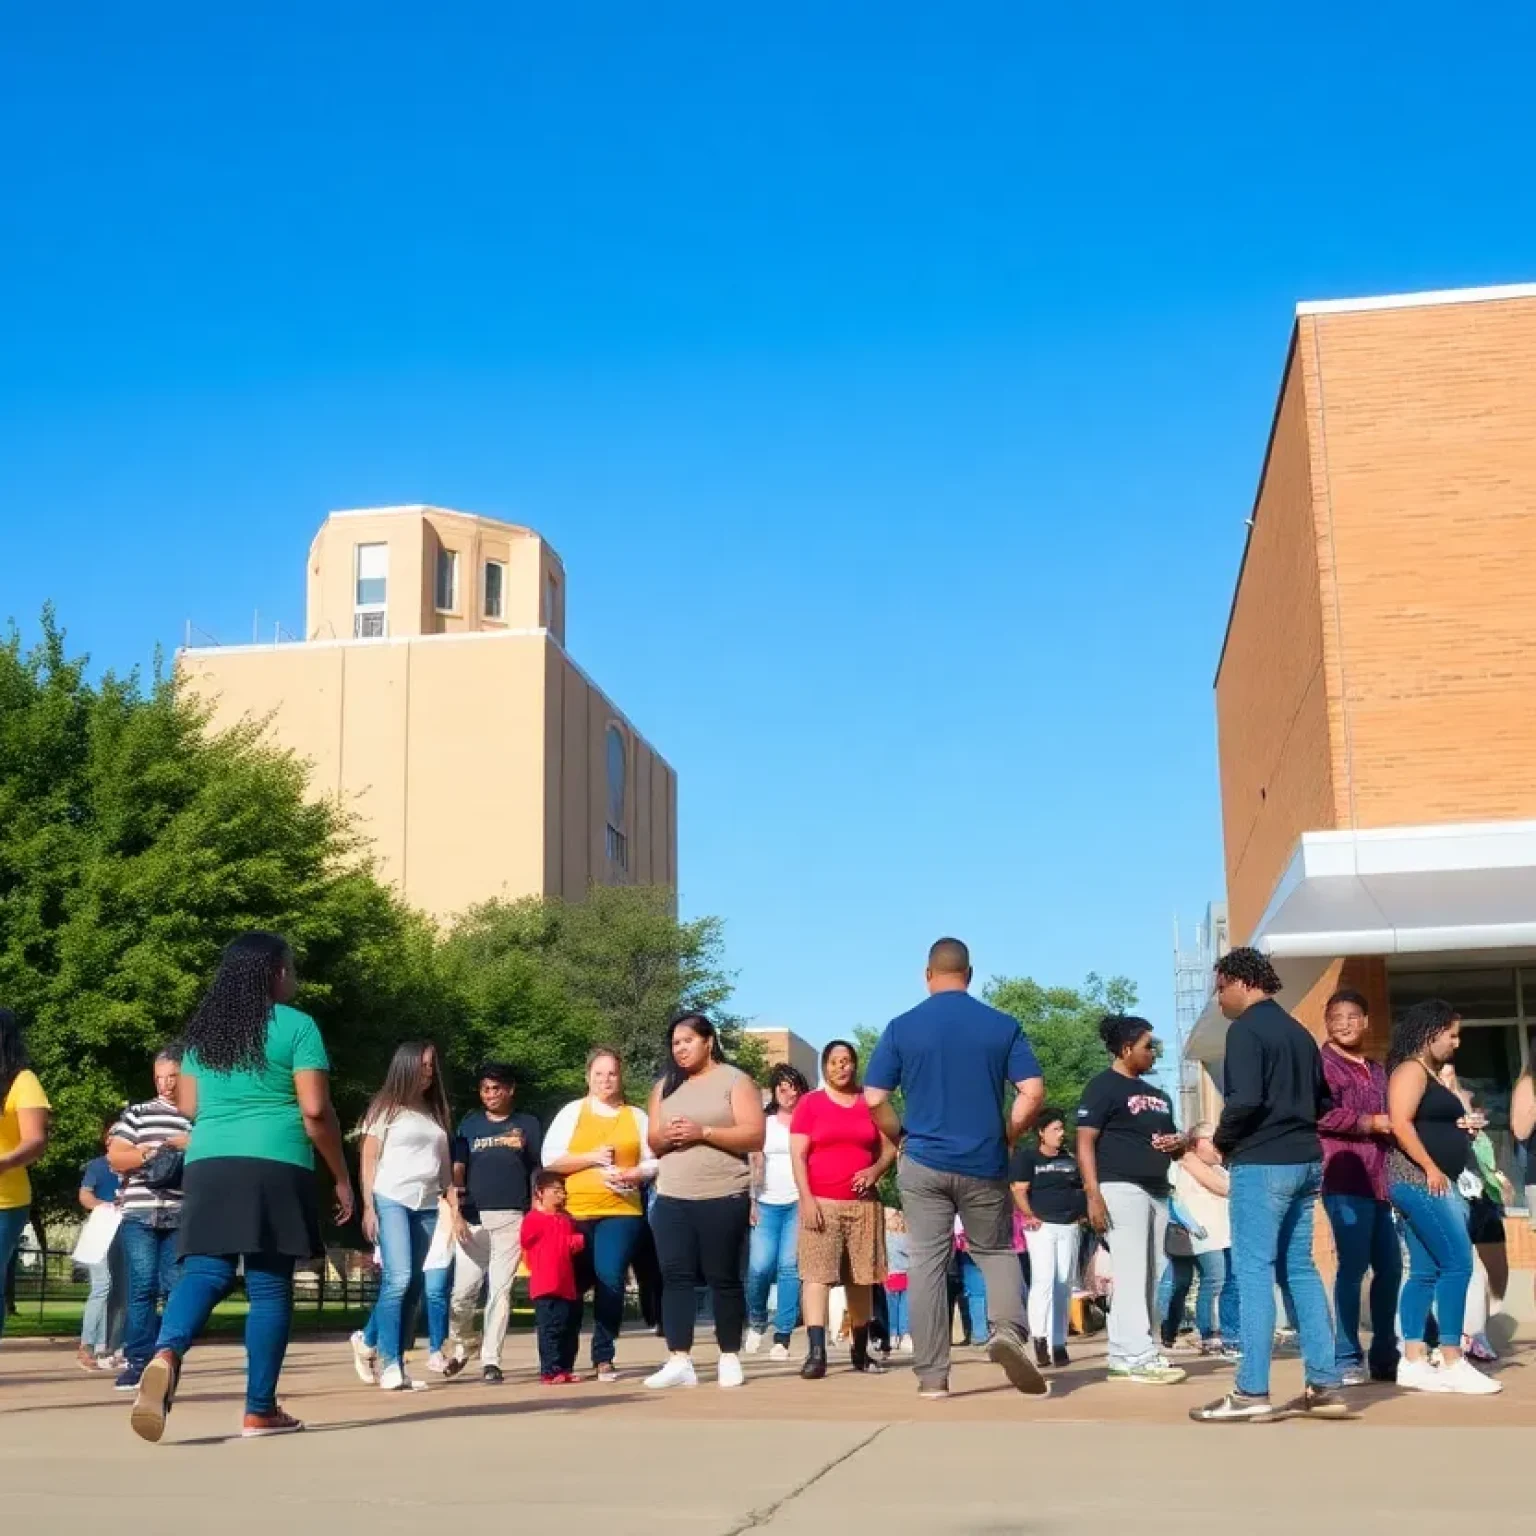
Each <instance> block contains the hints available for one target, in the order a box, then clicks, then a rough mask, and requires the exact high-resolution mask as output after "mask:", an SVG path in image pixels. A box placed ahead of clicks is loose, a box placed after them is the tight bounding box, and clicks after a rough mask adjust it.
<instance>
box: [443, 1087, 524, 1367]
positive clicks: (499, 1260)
mask: <svg viewBox="0 0 1536 1536" xmlns="http://www.w3.org/2000/svg"><path fill="white" fill-rule="evenodd" d="M478 1075H479V1078H480V1103H481V1106H482V1108H480V1109H478V1110H475V1111H473V1112H472V1113H470V1114H467V1115H465V1117H464V1119H463V1120H462V1121H461V1122H460V1124H459V1131H458V1135H457V1136H456V1137H455V1138H454V1148H453V1182H454V1184H455V1185H456V1186H457V1187H458V1189H459V1191H460V1195H459V1208H460V1211H461V1213H462V1215H461V1221H460V1228H459V1231H458V1233H457V1236H458V1247H457V1250H456V1251H455V1253H454V1270H453V1351H452V1355H451V1357H450V1359H449V1364H448V1374H449V1375H450V1376H452V1375H456V1374H457V1373H458V1372H459V1371H461V1370H463V1368H464V1362H465V1359H466V1357H467V1355H468V1352H469V1347H470V1345H471V1344H472V1343H473V1341H474V1327H475V1308H476V1306H477V1304H478V1303H479V1300H480V1286H481V1284H482V1282H484V1281H485V1278H486V1275H487V1272H489V1275H490V1289H489V1292H488V1294H487V1297H486V1303H485V1327H484V1329H483V1330H482V1332H481V1338H480V1375H481V1379H482V1380H483V1381H485V1382H488V1383H496V1382H499V1381H500V1380H501V1379H502V1376H501V1346H502V1344H503V1343H505V1341H506V1337H507V1323H508V1321H509V1319H510V1317H511V1312H512V1281H513V1280H514V1279H515V1278H516V1275H517V1266H518V1264H519V1262H520V1261H521V1260H522V1256H523V1247H522V1230H523V1216H524V1214H525V1213H526V1212H527V1210H528V1207H529V1205H530V1203H531V1202H532V1198H533V1176H534V1174H535V1173H537V1172H538V1169H539V1153H540V1149H541V1147H542V1145H543V1132H542V1131H540V1129H539V1122H538V1121H537V1120H535V1119H534V1118H533V1116H532V1115H520V1114H514V1113H513V1110H512V1096H513V1094H514V1093H515V1092H516V1091H517V1079H516V1075H515V1073H514V1072H513V1071H512V1069H511V1068H510V1067H508V1066H505V1065H503V1064H501V1063H497V1062H488V1063H487V1064H486V1065H485V1066H483V1067H481V1068H480V1071H479V1074H478Z"/></svg>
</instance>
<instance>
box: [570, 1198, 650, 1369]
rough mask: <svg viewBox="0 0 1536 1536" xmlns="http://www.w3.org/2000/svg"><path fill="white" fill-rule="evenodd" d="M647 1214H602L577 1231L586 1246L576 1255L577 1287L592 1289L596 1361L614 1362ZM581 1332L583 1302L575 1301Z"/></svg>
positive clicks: (583, 1289) (599, 1363) (580, 1226)
mask: <svg viewBox="0 0 1536 1536" xmlns="http://www.w3.org/2000/svg"><path fill="white" fill-rule="evenodd" d="M644 1226H645V1218H644V1217H643V1216H599V1217H597V1218H596V1219H595V1220H592V1221H578V1222H577V1223H576V1230H577V1231H578V1232H580V1233H581V1234H582V1236H583V1237H585V1238H586V1240H587V1241H586V1246H585V1247H584V1248H583V1249H582V1251H581V1252H580V1253H578V1254H577V1255H576V1288H577V1290H578V1291H579V1292H580V1294H581V1295H582V1296H585V1295H586V1293H587V1291H588V1289H590V1290H591V1292H592V1364H593V1365H606V1364H611V1363H612V1361H613V1357H614V1352H615V1349H616V1347H617V1340H618V1337H619V1330H620V1328H622V1327H623V1324H624V1287H625V1284H626V1281H627V1279H628V1276H629V1265H630V1260H631V1259H633V1258H634V1256H635V1248H636V1246H637V1245H638V1244H639V1242H640V1235H641V1229H642V1228H643V1227H644ZM574 1308H575V1314H576V1322H575V1327H576V1330H577V1332H578V1333H579V1332H580V1331H581V1319H582V1313H583V1311H584V1310H585V1309H584V1306H583V1304H582V1302H581V1301H579V1300H578V1301H577V1302H575V1303H574Z"/></svg>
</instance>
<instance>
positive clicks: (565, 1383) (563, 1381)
mask: <svg viewBox="0 0 1536 1536" xmlns="http://www.w3.org/2000/svg"><path fill="white" fill-rule="evenodd" d="M556 1379H557V1380H558V1381H559V1383H560V1385H561V1386H562V1387H574V1386H575V1385H576V1384H577V1382H579V1381H580V1380H581V1377H580V1376H578V1375H577V1374H576V1372H575V1371H561V1372H560V1375H559V1376H558V1377H557V1378H556Z"/></svg>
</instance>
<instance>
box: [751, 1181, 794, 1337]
mask: <svg viewBox="0 0 1536 1536" xmlns="http://www.w3.org/2000/svg"><path fill="white" fill-rule="evenodd" d="M775 1284H776V1285H777V1286H778V1288H779V1292H778V1298H777V1302H776V1304H775V1306H774V1312H773V1336H774V1338H776V1339H782V1340H784V1341H786V1342H787V1341H788V1339H789V1336H790V1334H792V1333H793V1332H794V1331H795V1322H796V1320H797V1319H798V1317H799V1316H800V1207H799V1205H798V1204H796V1203H795V1201H793V1200H791V1201H789V1203H788V1204H786V1205H759V1206H758V1208H757V1225H756V1226H755V1227H753V1228H752V1243H751V1247H750V1249H749V1251H748V1258H747V1326H748V1327H749V1328H755V1329H757V1331H758V1332H759V1333H761V1332H762V1331H763V1330H764V1329H765V1328H766V1327H767V1326H768V1291H769V1288H770V1287H771V1286H773V1285H775Z"/></svg>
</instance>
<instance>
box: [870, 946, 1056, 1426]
mask: <svg viewBox="0 0 1536 1536" xmlns="http://www.w3.org/2000/svg"><path fill="white" fill-rule="evenodd" d="M927 978H928V993H929V996H928V1000H927V1001H926V1002H924V1003H920V1004H919V1005H918V1006H917V1007H916V1008H914V1009H912V1011H911V1012H910V1013H904V1014H902V1015H901V1017H900V1018H898V1019H893V1020H892V1021H891V1022H890V1023H889V1024H888V1025H887V1026H886V1029H885V1033H884V1034H882V1035H881V1037H880V1043H879V1044H878V1045H877V1046H876V1047H875V1050H874V1054H873V1055H872V1056H871V1057H870V1059H869V1067H868V1069H867V1070H866V1072H865V1074H864V1096H865V1098H866V1099H867V1100H868V1102H869V1107H870V1110H871V1111H872V1113H873V1114H874V1117H875V1123H876V1124H877V1125H879V1127H880V1129H881V1130H882V1131H884V1132H885V1134H886V1135H887V1136H889V1137H890V1138H891V1140H892V1141H894V1142H896V1143H898V1144H899V1145H900V1146H901V1149H902V1150H901V1161H900V1163H899V1164H898V1165H897V1172H896V1182H897V1187H898V1188H899V1189H900V1190H901V1203H902V1208H903V1210H904V1211H905V1212H906V1217H907V1239H908V1245H909V1247H910V1251H911V1267H910V1270H909V1272H908V1280H907V1284H908V1305H909V1308H910V1311H911V1320H912V1356H913V1358H912V1367H913V1369H914V1370H915V1371H916V1372H917V1384H918V1391H919V1394H920V1395H921V1396H923V1397H946V1396H948V1394H949V1287H948V1283H947V1280H946V1271H947V1269H948V1266H949V1257H950V1252H951V1250H952V1248H953V1244H954V1231H955V1218H956V1217H957V1216H958V1217H959V1218H960V1224H961V1226H962V1227H963V1228H964V1230H965V1237H966V1242H967V1243H968V1244H969V1246H970V1251H971V1257H972V1258H973V1259H974V1260H975V1261H976V1264H977V1267H978V1268H979V1269H980V1270H981V1273H982V1278H983V1279H984V1280H985V1281H986V1286H987V1318H988V1320H989V1321H990V1323H991V1325H992V1337H991V1339H990V1341H989V1342H988V1344H987V1353H988V1355H989V1357H990V1358H991V1359H992V1360H993V1361H994V1362H995V1363H996V1364H997V1365H1000V1366H1001V1367H1002V1369H1003V1371H1004V1373H1005V1374H1006V1375H1007V1377H1008V1380H1009V1381H1010V1382H1012V1384H1013V1385H1014V1386H1015V1387H1017V1388H1018V1389H1019V1391H1020V1392H1028V1393H1031V1394H1033V1395H1036V1396H1041V1395H1044V1394H1045V1393H1046V1392H1048V1391H1049V1390H1050V1388H1049V1387H1048V1386H1047V1385H1046V1382H1045V1380H1044V1378H1043V1377H1042V1376H1041V1375H1040V1372H1039V1371H1038V1370H1037V1369H1036V1367H1035V1363H1034V1361H1033V1360H1031V1359H1030V1358H1029V1349H1028V1340H1029V1335H1028V1332H1027V1330H1026V1324H1025V1320H1024V1292H1023V1286H1022V1284H1021V1280H1020V1275H1019V1262H1018V1259H1017V1258H1016V1257H1015V1255H1014V1252H1013V1197H1012V1195H1011V1193H1010V1192H1009V1189H1008V1148H1009V1146H1010V1145H1011V1144H1012V1143H1013V1142H1015V1141H1017V1140H1018V1138H1019V1137H1020V1136H1021V1135H1022V1134H1023V1133H1024V1132H1025V1131H1027V1130H1028V1129H1029V1127H1030V1125H1031V1123H1032V1122H1033V1120H1034V1118H1035V1115H1036V1114H1037V1113H1038V1112H1039V1109H1040V1106H1041V1104H1042V1103H1043V1102H1044V1100H1045V1084H1044V1082H1043V1080H1042V1079H1041V1076H1040V1064H1039V1062H1038V1061H1037V1060H1036V1059H1035V1053H1034V1051H1033V1050H1031V1049H1030V1045H1029V1041H1028V1040H1026V1039H1025V1038H1024V1032H1023V1030H1021V1029H1020V1028H1019V1022H1018V1020H1017V1019H1015V1018H1014V1017H1013V1016H1012V1015H1011V1014H1006V1013H1000V1012H998V1010H997V1009H995V1008H989V1007H987V1005H986V1004H985V1003H982V1002H978V1001H977V1000H976V999H975V998H974V997H972V996H971V995H970V985H971V957H970V952H969V951H968V950H967V949H966V947H965V945H964V944H962V943H961V942H960V940H959V939H940V940H939V941H938V943H937V944H935V945H934V946H933V948H932V949H931V950H930V951H929V952H928V972H927ZM1008 1083H1012V1084H1013V1085H1014V1087H1015V1088H1016V1089H1017V1090H1018V1094H1017V1097H1016V1098H1015V1099H1014V1101H1013V1110H1012V1112H1011V1114H1010V1116H1009V1117H1008V1119H1007V1121H1006V1123H1005V1121H1004V1117H1003V1097H1004V1087H1005V1085H1006V1084H1008ZM897 1090H900V1091H901V1093H902V1094H903V1096H904V1098H905V1101H906V1102H905V1124H903V1123H902V1120H900V1119H898V1118H897V1115H896V1111H895V1107H894V1106H893V1105H892V1103H891V1095H892V1094H893V1093H895V1092H896V1091H897ZM978 1342H979V1341H978Z"/></svg>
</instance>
